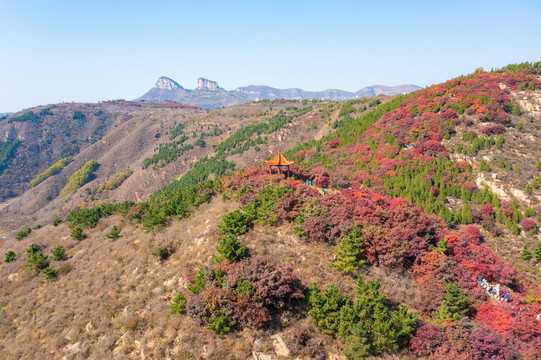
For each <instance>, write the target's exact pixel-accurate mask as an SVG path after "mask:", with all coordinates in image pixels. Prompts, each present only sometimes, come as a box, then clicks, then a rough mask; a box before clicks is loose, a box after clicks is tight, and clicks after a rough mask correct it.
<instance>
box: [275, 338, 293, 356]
mask: <svg viewBox="0 0 541 360" xmlns="http://www.w3.org/2000/svg"><path fill="white" fill-rule="evenodd" d="M271 338H272V345H273V346H274V351H275V352H276V355H278V356H283V357H289V356H290V355H291V351H290V350H289V348H288V347H287V345H286V343H285V342H284V340H283V339H282V337H281V336H280V335H279V334H276V335H272V336H271Z"/></svg>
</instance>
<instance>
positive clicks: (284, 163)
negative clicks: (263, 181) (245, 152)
mask: <svg viewBox="0 0 541 360" xmlns="http://www.w3.org/2000/svg"><path fill="white" fill-rule="evenodd" d="M294 163H295V161H290V160H288V159H286V158H285V156H284V155H283V154H282V152H281V151H280V148H278V153H277V154H276V155H275V156H274V157H273V158H272V159H270V160H269V161H266V160H265V164H267V165H268V166H269V173H271V174H272V169H278V171H279V172H280V174H281V173H282V170H287V177H289V166H290V165H292V164H294Z"/></svg>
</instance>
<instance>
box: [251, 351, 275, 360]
mask: <svg viewBox="0 0 541 360" xmlns="http://www.w3.org/2000/svg"><path fill="white" fill-rule="evenodd" d="M252 358H253V360H278V358H277V357H276V356H274V355H270V354H265V353H264V352H260V351H254V352H253V353H252Z"/></svg>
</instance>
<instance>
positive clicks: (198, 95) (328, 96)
mask: <svg viewBox="0 0 541 360" xmlns="http://www.w3.org/2000/svg"><path fill="white" fill-rule="evenodd" d="M418 89H420V87H419V86H416V85H398V86H384V85H374V86H367V87H364V88H362V89H360V90H358V91H356V92H349V91H344V90H339V89H327V90H323V91H305V90H303V89H298V88H290V89H276V88H273V87H270V86H266V85H249V86H245V87H239V88H236V89H235V90H231V91H228V90H226V89H224V88H221V87H219V86H218V83H217V82H216V81H212V80H209V79H205V78H202V77H201V78H199V79H197V87H196V88H195V89H193V90H190V89H184V88H183V87H182V86H180V85H179V84H178V83H177V82H176V81H174V80H172V79H170V78H168V77H165V76H162V77H160V78H159V79H158V81H157V82H156V85H155V86H154V87H153V88H152V89H150V90H149V91H147V92H146V93H145V94H144V95H143V96H141V97H140V98H138V99H137V100H157V101H163V100H170V101H176V102H178V103H182V104H189V105H195V106H199V107H202V108H205V109H209V108H214V107H221V106H231V105H237V104H243V103H247V102H251V101H259V100H262V99H268V100H274V99H289V100H292V99H295V100H305V99H321V100H332V101H345V100H351V99H359V98H362V97H367V96H378V95H382V94H383V95H391V96H392V95H399V94H406V93H409V92H412V91H415V90H418Z"/></svg>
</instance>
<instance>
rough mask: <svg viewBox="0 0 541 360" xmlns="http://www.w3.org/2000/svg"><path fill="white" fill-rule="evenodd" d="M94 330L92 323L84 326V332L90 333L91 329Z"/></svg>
mask: <svg viewBox="0 0 541 360" xmlns="http://www.w3.org/2000/svg"><path fill="white" fill-rule="evenodd" d="M93 328H94V325H92V322H89V323H88V324H86V327H85V329H86V332H90V331H91V330H92V329H93Z"/></svg>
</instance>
